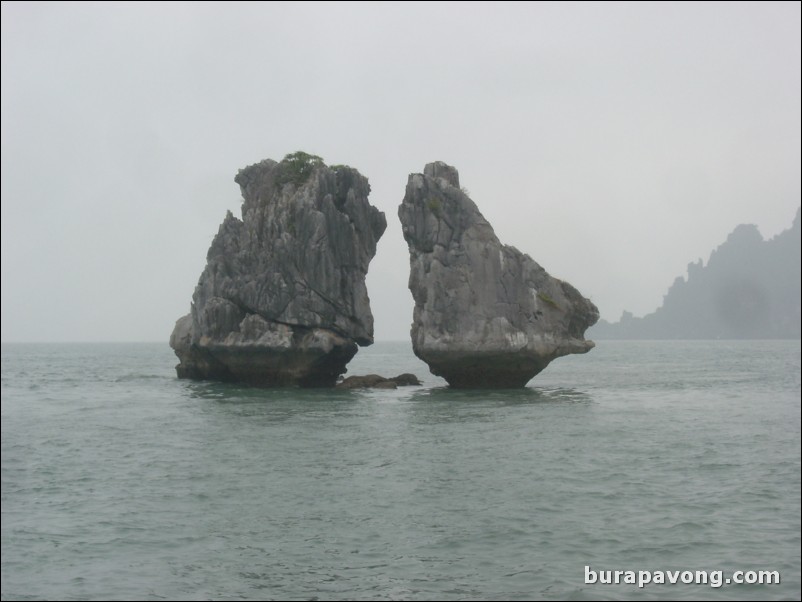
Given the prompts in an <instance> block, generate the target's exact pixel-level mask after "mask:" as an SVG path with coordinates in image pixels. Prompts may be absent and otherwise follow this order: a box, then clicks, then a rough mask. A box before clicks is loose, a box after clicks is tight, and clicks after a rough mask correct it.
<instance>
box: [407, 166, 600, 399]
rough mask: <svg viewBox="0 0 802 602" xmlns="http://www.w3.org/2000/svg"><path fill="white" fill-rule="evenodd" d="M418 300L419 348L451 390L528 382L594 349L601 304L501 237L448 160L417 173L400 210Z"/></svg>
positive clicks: (415, 338) (415, 327) (415, 340)
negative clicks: (591, 332)
mask: <svg viewBox="0 0 802 602" xmlns="http://www.w3.org/2000/svg"><path fill="white" fill-rule="evenodd" d="M398 216H399V218H400V219H401V224H402V226H403V231H404V238H405V239H406V241H407V244H408V246H409V254H410V275H409V289H410V290H411V291H412V296H413V297H414V299H415V310H414V316H413V323H412V347H413V350H414V351H415V354H416V355H417V356H418V357H419V358H421V359H422V360H423V361H425V362H426V363H427V364H429V369H430V370H431V371H432V373H433V374H436V375H438V376H442V377H443V378H445V379H446V380H447V381H448V383H449V384H450V385H451V386H453V387H464V388H468V387H471V388H473V387H477V388H478V387H523V386H524V385H526V383H527V382H528V381H529V380H530V379H531V378H532V377H533V376H535V375H536V374H537V373H539V372H540V371H541V370H543V369H544V368H545V367H546V366H547V365H548V364H549V362H551V361H552V360H553V359H555V358H557V357H560V356H563V355H567V354H570V353H585V352H587V351H589V350H590V349H591V348H592V347H593V342H592V341H587V340H585V339H584V336H583V335H584V332H585V329H586V328H588V327H589V326H591V325H592V324H594V323H595V322H596V320H598V318H599V312H598V310H597V309H596V306H595V305H593V303H591V302H590V301H588V300H587V299H585V298H584V297H583V296H582V295H581V294H580V293H579V292H578V291H577V290H576V289H575V288H574V287H573V286H571V285H570V284H568V283H567V282H563V281H561V280H557V279H556V278H552V277H551V276H550V275H549V274H548V273H547V272H546V270H544V269H543V268H542V267H540V265H538V264H537V263H536V262H535V261H534V260H532V258H530V257H529V256H528V255H524V254H523V253H521V252H520V251H518V250H517V249H515V248H514V247H510V246H507V245H503V244H501V242H499V240H498V238H497V237H496V235H495V233H494V232H493V228H492V227H491V226H490V224H489V223H488V222H487V221H486V220H485V218H484V217H483V216H482V214H481V213H480V212H479V209H478V208H477V207H476V205H475V204H474V202H473V201H472V200H471V199H470V198H468V196H467V195H466V194H465V193H464V192H462V190H461V189H460V186H459V175H458V173H457V170H456V169H455V168H453V167H451V166H449V165H446V164H445V163H442V162H436V163H430V164H428V165H426V168H425V169H424V173H422V174H419V173H418V174H411V175H410V176H409V181H408V183H407V189H406V195H405V196H404V200H403V202H402V203H401V206H400V207H399V209H398Z"/></svg>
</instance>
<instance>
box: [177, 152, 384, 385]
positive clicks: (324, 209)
mask: <svg viewBox="0 0 802 602" xmlns="http://www.w3.org/2000/svg"><path fill="white" fill-rule="evenodd" d="M234 180H235V181H236V182H237V184H239V186H240V189H241V190H242V196H243V199H244V202H243V204H242V220H239V219H237V218H236V217H234V216H233V215H232V214H231V212H229V213H228V214H227V215H226V217H225V219H224V220H223V223H222V225H221V226H220V230H219V231H218V233H217V236H216V237H215V238H214V241H213V242H212V245H211V247H210V248H209V252H208V254H207V264H206V268H205V269H204V271H203V273H202V274H201V277H200V280H199V282H198V285H197V287H196V288H195V293H194V295H193V297H192V300H193V302H192V310H191V312H190V314H188V315H186V316H184V317H182V318H180V319H179V320H178V321H177V322H176V326H175V330H174V331H173V334H172V336H171V337H170V346H171V347H172V348H173V349H174V350H175V353H176V355H177V356H178V358H179V359H180V363H179V364H178V366H176V370H177V372H178V376H179V377H180V378H193V379H214V380H225V381H236V382H245V383H250V384H255V385H262V386H274V385H294V384H297V385H301V386H333V385H334V384H335V382H336V380H337V377H338V376H339V375H340V374H342V373H344V372H345V371H346V368H345V366H346V364H347V363H348V362H349V361H350V360H351V358H352V357H353V356H354V354H356V351H357V345H362V346H365V345H370V344H371V343H372V342H373V315H372V314H371V311H370V303H369V299H368V293H367V288H366V287H365V275H366V274H367V271H368V264H369V263H370V260H371V259H372V258H373V256H374V255H375V254H376V244H377V242H378V240H379V238H380V237H381V235H382V234H383V233H384V230H385V228H386V227H387V222H386V220H385V217H384V214H383V213H382V212H380V211H379V210H378V209H376V208H375V207H373V206H372V205H371V204H370V203H369V202H368V193H369V192H370V186H369V185H368V181H367V178H365V177H364V176H362V175H361V174H360V173H359V172H358V171H357V170H356V169H353V168H351V167H346V166H333V167H327V166H326V165H325V164H324V163H323V161H322V160H321V159H320V158H319V157H315V156H313V155H307V154H306V153H294V154H292V155H287V156H286V157H285V158H284V160H283V161H281V162H280V163H277V162H275V161H272V160H270V159H267V160H265V161H262V162H261V163H257V164H255V165H251V166H249V167H246V168H245V169H242V170H240V171H239V173H238V174H237V176H236V177H235V178H234Z"/></svg>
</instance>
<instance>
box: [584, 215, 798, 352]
mask: <svg viewBox="0 0 802 602" xmlns="http://www.w3.org/2000/svg"><path fill="white" fill-rule="evenodd" d="M801 234H802V232H801V228H800V211H799V209H797V212H796V217H795V218H794V221H793V224H792V225H791V228H789V229H788V230H785V231H784V232H781V233H780V234H778V235H777V236H775V237H773V238H772V239H771V240H763V236H761V234H760V232H759V231H758V229H757V226H755V225H753V224H741V225H740V226H737V227H736V228H735V230H733V231H732V232H731V233H730V235H729V236H728V237H727V240H726V241H725V242H724V243H722V244H721V245H719V247H718V248H717V249H715V250H714V251H713V252H712V253H711V254H710V259H709V260H708V262H707V265H703V263H702V260H701V259H699V260H698V261H697V262H694V263H690V264H688V277H687V279H685V278H683V277H682V276H679V277H678V278H677V279H676V280H675V281H674V283H673V284H672V285H671V287H670V288H669V290H668V292H667V293H666V295H665V297H664V298H663V304H662V306H660V307H659V308H658V309H657V310H655V311H654V312H652V313H650V314H648V315H646V316H644V317H642V318H637V317H635V316H633V315H632V314H631V313H630V312H627V311H625V312H624V313H623V315H622V316H621V320H620V321H619V322H616V323H614V324H611V323H609V322H607V321H605V320H602V321H601V322H599V324H598V325H596V326H595V327H594V328H593V330H592V334H593V336H594V337H597V338H605V339H778V338H793V339H798V338H799V337H800V333H801V331H802V319H800V314H801V313H802V312H800V306H801V305H802V304H801V303H800V299H801V298H802V295H801V294H800V291H801V290H802V285H801V283H800V274H801V273H802V265H800V251H799V250H800V245H802V236H801Z"/></svg>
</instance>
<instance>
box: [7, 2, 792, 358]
mask: <svg viewBox="0 0 802 602" xmlns="http://www.w3.org/2000/svg"><path fill="white" fill-rule="evenodd" d="M801 43H802V42H801V40H800V4H799V3H798V2H788V3H770V2H761V3H737V4H729V3H724V2H715V3H709V4H707V3H655V4H634V3H629V2H627V3H611V4H608V3H592V4H582V3H579V4H574V3H562V2H560V3H553V4H552V3H534V4H504V3H499V2H493V3H487V4H482V3H478V2H469V3H465V4H459V3H454V4H438V3H428V2H427V3H422V4H411V3H403V4H385V3H367V2H358V3H354V4H349V3H334V2H331V3H321V4H316V3H297V4H280V3H275V2H270V3H258V4H257V3H254V4H251V3H247V4H236V3H231V2H228V3H225V4H223V3H219V4H218V3H211V4H206V3H204V4H194V3H188V4H168V3H163V2H159V3H154V4H147V3H132V4H124V5H120V4H62V3H58V4H40V3H37V4H26V3H19V2H13V3H5V2H4V3H3V4H2V339H3V341H165V343H166V341H167V339H168V337H169V335H170V332H171V331H172V328H173V325H174V322H175V320H176V319H177V318H178V317H179V316H181V315H183V314H185V313H187V312H188V311H189V304H190V300H191V296H192V292H193V289H194V287H195V284H196V283H197V281H198V277H199V276H200V273H201V271H202V269H203V267H204V265H205V257H206V251H207V249H208V247H209V243H210V242H211V240H212V238H213V236H214V235H215V233H216V232H217V229H218V226H219V224H220V222H221V221H222V219H223V217H224V215H225V212H226V210H228V209H230V210H231V211H232V212H234V214H235V215H240V203H241V197H240V194H239V189H238V187H237V185H236V184H234V181H233V178H234V175H235V174H236V172H237V170H238V169H240V168H242V167H244V166H246V165H249V164H251V163H255V162H258V161H260V160H262V159H265V158H272V159H276V160H279V159H281V158H282V157H283V156H284V155H285V154H287V153H289V152H293V151H296V150H304V151H307V152H311V153H314V154H317V155H320V156H322V157H323V158H324V160H325V161H326V162H327V163H329V164H338V163H345V164H348V165H352V166H354V167H356V168H358V169H359V170H360V171H361V172H362V173H363V174H365V175H366V176H367V177H368V178H369V180H370V183H371V186H372V193H371V202H372V203H373V204H374V205H376V206H378V207H379V208H380V209H381V210H382V211H384V212H385V214H386V216H387V221H388V224H389V225H388V228H387V232H386V233H385V235H384V237H383V238H382V240H381V241H380V242H379V250H378V254H377V256H376V258H375V259H374V261H373V263H372V264H371V267H370V274H369V275H368V290H369V293H370V297H371V302H372V307H373V313H374V316H375V317H376V339H377V340H402V339H408V337H409V326H410V323H411V321H412V306H413V303H412V297H411V295H410V293H409V291H408V289H407V277H408V273H409V259H408V253H407V249H406V243H405V242H404V240H403V237H402V235H401V228H400V225H399V222H398V217H397V213H396V212H397V208H398V205H399V203H400V201H401V199H402V198H403V195H404V187H405V185H406V181H407V176H408V175H409V174H410V173H412V172H420V171H422V170H423V166H424V164H426V163H428V162H431V161H434V160H442V161H445V162H447V163H450V164H452V165H454V166H456V167H457V168H458V169H459V171H460V179H461V184H462V185H463V186H465V187H466V188H467V189H468V190H469V191H470V195H471V197H472V198H473V200H474V201H475V202H476V203H477V204H478V206H479V208H480V209H481V210H482V211H483V213H484V215H485V217H486V218H487V219H488V220H489V221H490V223H491V224H492V225H493V226H494V228H495V230H496V233H497V235H498V236H499V238H500V239H501V240H502V242H505V243H507V244H512V245H514V246H516V247H517V248H519V249H520V250H521V251H523V252H525V253H527V254H529V255H530V256H532V257H533V258H534V259H535V260H536V261H537V262H538V263H540V264H541V265H542V266H543V267H544V268H546V270H548V271H549V272H550V273H551V274H552V275H554V276H556V277H558V278H561V279H564V280H568V281H569V282H571V283H572V284H573V285H574V286H576V287H577V288H578V289H579V290H580V291H581V292H582V293H583V294H584V295H585V296H587V297H589V298H590V299H592V300H593V301H594V302H595V303H596V305H598V307H599V309H600V311H601V314H602V317H604V318H607V319H609V320H613V321H615V320H617V319H618V318H619V316H620V314H621V312H622V310H624V309H627V310H629V311H632V312H633V313H635V315H643V314H646V313H649V312H651V311H654V309H656V308H657V306H659V305H660V303H661V302H662V298H663V295H664V294H665V292H666V290H667V289H668V287H669V286H670V285H671V283H672V282H673V280H674V278H675V277H677V276H679V275H682V274H685V271H686V267H687V264H688V263H689V262H691V261H695V260H696V259H698V258H700V257H701V258H703V259H704V260H705V262H706V261H707V258H708V256H709V253H710V251H711V250H712V249H713V248H715V247H716V246H718V245H719V244H720V243H722V242H723V241H724V240H725V239H726V236H727V234H728V233H729V232H730V231H732V229H733V228H734V227H735V226H736V225H738V224H740V223H754V224H757V225H758V227H759V228H760V231H761V232H762V234H763V235H764V236H765V237H771V236H773V235H775V234H777V233H779V232H780V231H782V230H784V229H786V228H788V227H790V225H791V222H792V219H793V217H794V214H795V213H796V209H797V207H798V206H799V204H800V111H801V110H802V107H800V71H801V69H802V67H801V66H800V44H801Z"/></svg>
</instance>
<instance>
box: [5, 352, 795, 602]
mask: <svg viewBox="0 0 802 602" xmlns="http://www.w3.org/2000/svg"><path fill="white" fill-rule="evenodd" d="M175 363H176V358H175V357H174V356H173V354H172V351H171V350H170V349H169V348H168V347H167V345H166V344H75V345H73V344H9V345H3V346H2V599H4V600H33V599H65V600H78V599H89V600H129V599H145V600H160V599H174V600H207V599H214V600H234V599H237V600H241V599H244V600H261V599H268V600H269V599H285V600H344V599H364V600H431V599H438V600H491V599H494V600H495V599H511V600H526V599H539V600H583V599H585V600H589V599H602V600H625V599H633V598H641V599H647V600H658V599H662V600H695V599H704V600H708V599H711V600H712V599H715V600H725V599H726V600H735V599H738V600H799V599H800V342H799V341H688V342H677V341H672V342H659V341H601V342H599V344H598V346H597V348H596V349H594V350H593V351H592V352H590V353H589V354H588V355H585V356H572V357H567V358H562V359H559V360H557V361H555V362H553V363H552V365H551V366H550V367H549V368H548V369H547V370H546V371H545V372H543V373H542V374H541V375H539V376H538V377H536V378H535V379H534V380H533V381H531V382H530V383H529V386H528V387H527V388H526V389H522V390H513V391H503V390H497V391H473V392H469V391H455V390H449V389H448V388H447V387H446V386H445V382H444V381H442V380H441V379H439V378H437V377H434V376H432V375H431V374H429V372H428V369H427V368H426V366H425V365H424V364H422V363H421V362H419V361H418V360H417V359H416V358H415V357H414V356H413V355H412V351H411V348H410V346H409V344H408V343H377V344H376V345H374V346H372V347H370V348H366V349H363V350H361V351H360V353H359V354H358V355H357V357H356V358H355V360H354V361H353V362H352V364H351V366H350V370H349V373H350V374H367V373H379V374H382V375H385V376H394V375H396V374H398V373H401V372H413V373H415V374H417V375H418V376H419V377H420V378H421V379H422V380H423V381H424V385H423V386H421V387H409V388H400V389H397V390H373V391H358V392H351V391H349V392H340V391H333V390H301V389H276V390H260V389H254V388H246V387H239V386H233V385H224V384H215V383H207V382H190V381H183V380H178V379H176V377H175V371H174V369H173V367H174V365H175ZM586 567H590V569H586ZM588 570H590V571H594V572H596V571H610V570H622V571H669V570H690V571H694V572H695V571H722V572H723V573H722V574H723V577H724V578H727V577H731V576H732V575H733V574H734V572H735V571H745V572H746V571H759V570H767V571H777V572H778V573H779V574H780V583H779V584H772V585H759V584H752V585H747V584H734V583H731V584H722V586H721V587H713V586H712V585H711V584H710V583H707V584H697V583H689V584H681V583H680V584H676V585H672V584H664V585H655V584H649V585H645V586H644V587H643V588H639V587H638V586H637V585H633V584H627V583H620V584H618V585H615V584H602V583H599V582H598V581H597V582H596V583H586V582H585V581H586V579H585V575H586V572H587V571H588ZM588 574H589V575H590V574H591V573H588ZM622 579H623V577H622Z"/></svg>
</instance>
